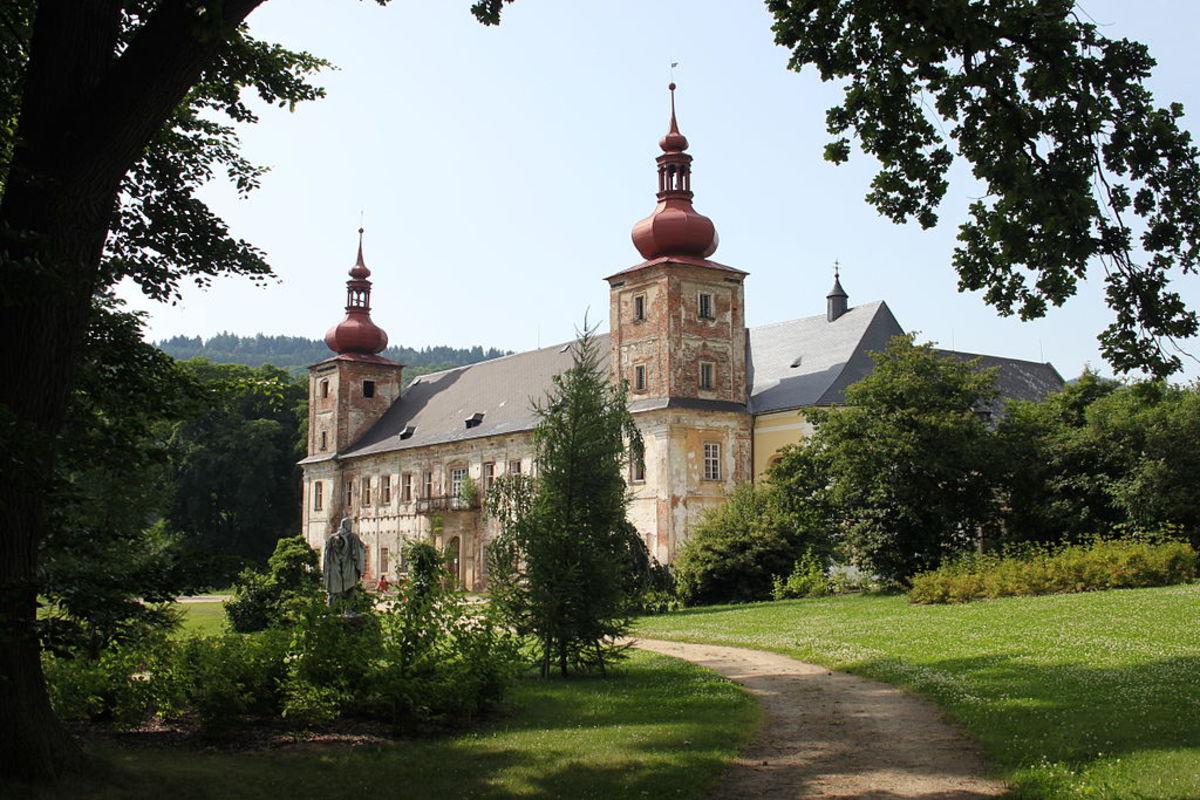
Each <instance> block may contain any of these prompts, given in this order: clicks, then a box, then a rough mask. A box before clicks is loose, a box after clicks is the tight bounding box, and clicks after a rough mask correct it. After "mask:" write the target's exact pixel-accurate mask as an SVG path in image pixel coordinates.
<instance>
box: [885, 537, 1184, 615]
mask: <svg viewBox="0 0 1200 800" xmlns="http://www.w3.org/2000/svg"><path fill="white" fill-rule="evenodd" d="M1197 560H1198V555H1197V553H1196V551H1195V550H1193V549H1192V547H1191V546H1190V545H1189V544H1188V543H1187V542H1183V541H1177V540H1171V539H1161V538H1160V537H1147V536H1138V535H1133V536H1126V537H1123V538H1120V539H1094V540H1092V541H1090V542H1086V543H1083V544H1072V545H1066V546H1063V547H1060V548H1058V549H1047V548H1038V547H1026V548H1022V549H1020V550H1014V551H1010V552H1008V553H1007V554H988V555H974V556H967V557H964V558H960V559H957V560H955V561H953V562H950V563H947V564H944V565H942V566H941V567H939V568H938V569H936V570H931V571H929V572H924V573H921V574H919V575H916V576H914V577H913V579H912V588H911V589H910V590H909V592H908V599H909V601H910V602H913V603H962V602H966V601H969V600H979V599H983V598H993V597H1011V596H1017V595H1039V594H1057V593H1065V592H1085V591H1093V590H1098V589H1129V588H1137V587H1145V586H1167V585H1170V584H1174V583H1186V582H1188V581H1191V580H1193V579H1194V578H1195V577H1196V570H1197Z"/></svg>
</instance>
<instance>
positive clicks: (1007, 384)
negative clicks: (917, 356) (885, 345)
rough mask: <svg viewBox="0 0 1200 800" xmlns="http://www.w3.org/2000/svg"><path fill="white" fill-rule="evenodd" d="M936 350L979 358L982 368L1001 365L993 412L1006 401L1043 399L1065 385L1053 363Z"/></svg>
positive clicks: (961, 357)
mask: <svg viewBox="0 0 1200 800" xmlns="http://www.w3.org/2000/svg"><path fill="white" fill-rule="evenodd" d="M934 352H935V353H938V354H939V355H942V356H946V357H948V358H953V359H955V360H956V361H970V360H972V359H976V358H977V359H979V366H980V368H981V369H991V368H993V367H995V368H997V370H996V389H997V390H999V393H1000V400H999V401H998V402H997V403H994V404H993V405H992V407H991V408H989V409H988V410H990V411H993V412H995V411H997V410H999V408H1000V406H1001V405H1002V403H1003V401H1004V400H1032V401H1038V400H1043V399H1045V397H1046V395H1048V394H1051V393H1052V392H1057V391H1059V390H1061V389H1062V388H1063V379H1062V376H1061V375H1059V374H1058V370H1056V369H1055V368H1054V366H1053V365H1051V364H1049V363H1045V364H1043V363H1039V362H1037V361H1022V360H1021V359H1019V358H1002V357H1001V356H983V355H979V354H977V353H961V352H959V351H957V350H935V351H934Z"/></svg>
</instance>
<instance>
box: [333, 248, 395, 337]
mask: <svg viewBox="0 0 1200 800" xmlns="http://www.w3.org/2000/svg"><path fill="white" fill-rule="evenodd" d="M362 239H363V229H362V228H359V229H358V259H357V260H356V261H355V262H354V266H353V267H351V268H350V280H348V281H346V318H345V319H343V320H342V321H341V322H339V323H338V324H337V325H334V326H333V327H332V328H330V329H329V331H328V332H327V333H326V334H325V344H326V345H327V346H328V347H329V349H330V350H332V351H334V352H335V353H339V354H341V353H359V354H361V355H374V354H376V353H378V352H379V351H381V350H383V349H384V348H385V347H387V343H388V336H387V333H385V332H384V330H383V329H382V328H380V327H379V326H378V325H376V324H375V323H374V322H372V321H371V281H370V280H368V278H370V276H371V270H369V269H367V264H366V261H364V260H363V248H362Z"/></svg>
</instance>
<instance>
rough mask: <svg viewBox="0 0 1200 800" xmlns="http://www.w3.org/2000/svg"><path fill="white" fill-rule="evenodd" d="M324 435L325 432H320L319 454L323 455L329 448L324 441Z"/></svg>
mask: <svg viewBox="0 0 1200 800" xmlns="http://www.w3.org/2000/svg"><path fill="white" fill-rule="evenodd" d="M325 434H326V432H325V431H321V452H322V453H324V452H325V451H326V450H327V449H328V448H329V444H328V442H327V441H326V436H325Z"/></svg>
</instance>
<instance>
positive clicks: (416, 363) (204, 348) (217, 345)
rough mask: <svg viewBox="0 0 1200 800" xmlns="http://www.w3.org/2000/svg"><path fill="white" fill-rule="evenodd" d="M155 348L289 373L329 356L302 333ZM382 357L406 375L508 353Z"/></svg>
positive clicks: (169, 342)
mask: <svg viewBox="0 0 1200 800" xmlns="http://www.w3.org/2000/svg"><path fill="white" fill-rule="evenodd" d="M158 348H159V349H160V350H162V351H163V352H164V353H166V354H167V355H169V356H171V357H172V358H176V359H179V360H180V361H186V360H187V359H189V358H195V357H197V356H200V357H203V358H207V359H208V360H209V361H211V362H213V363H214V364H245V365H246V366H248V367H258V366H262V365H263V364H271V365H273V366H276V367H278V368H280V369H282V370H286V371H287V372H290V373H291V374H293V375H301V374H303V373H304V370H305V368H307V367H308V366H310V365H312V364H315V363H317V362H318V361H323V360H324V359H326V358H329V356H331V355H332V353H330V351H329V348H328V347H326V346H325V342H323V341H322V340H320V339H306V338H304V337H302V336H266V335H264V334H261V333H260V334H257V335H256V336H237V335H236V334H232V333H219V334H217V335H216V336H213V337H210V338H209V339H208V340H207V341H206V340H204V339H203V338H201V337H199V336H174V337H172V338H170V339H164V340H162V341H160V342H158ZM380 355H382V356H383V357H384V358H390V359H392V360H393V361H399V362H401V363H402V364H407V365H408V366H409V368H410V369H408V370H405V372H406V377H408V378H412V377H415V376H416V375H422V374H425V373H427V372H437V371H438V370H442V369H449V368H450V367H457V366H461V365H463V364H474V363H475V362H477V361H486V360H487V359H489V358H498V357H499V356H503V355H508V351H505V350H497V349H496V348H495V347H489V348H487V349H486V350H485V349H484V348H482V347H480V346H479V345H476V346H475V347H463V348H460V347H446V346H444V345H438V346H436V347H422V348H421V349H420V350H415V349H413V348H411V347H389V348H388V349H386V350H384V351H383V352H382V353H380Z"/></svg>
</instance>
